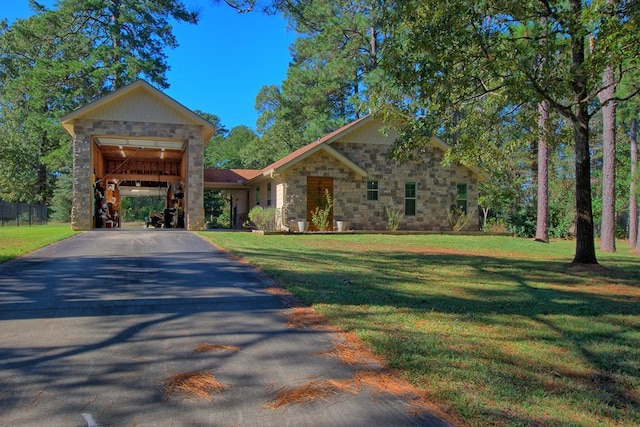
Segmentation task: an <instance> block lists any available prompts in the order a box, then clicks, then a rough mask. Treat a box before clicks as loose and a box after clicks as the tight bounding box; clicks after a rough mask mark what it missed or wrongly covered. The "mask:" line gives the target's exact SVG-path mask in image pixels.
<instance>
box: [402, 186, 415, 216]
mask: <svg viewBox="0 0 640 427" xmlns="http://www.w3.org/2000/svg"><path fill="white" fill-rule="evenodd" d="M404 214H405V215H407V216H415V214H416V183H415V182H405V183H404Z"/></svg>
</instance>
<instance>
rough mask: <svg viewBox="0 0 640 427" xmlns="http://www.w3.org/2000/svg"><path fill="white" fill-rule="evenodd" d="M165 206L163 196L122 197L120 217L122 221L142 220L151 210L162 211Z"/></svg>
mask: <svg viewBox="0 0 640 427" xmlns="http://www.w3.org/2000/svg"><path fill="white" fill-rule="evenodd" d="M165 206H166V200H165V198H164V197H157V196H145V197H123V198H122V200H121V204H120V210H121V212H120V218H121V219H122V222H144V221H145V220H146V219H147V218H148V217H149V212H151V211H156V212H162V213H164V208H165Z"/></svg>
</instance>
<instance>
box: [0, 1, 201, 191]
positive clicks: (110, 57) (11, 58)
mask: <svg viewBox="0 0 640 427" xmlns="http://www.w3.org/2000/svg"><path fill="white" fill-rule="evenodd" d="M30 5H31V7H32V9H33V10H34V12H36V14H35V15H33V16H31V17H29V18H27V19H24V20H17V21H16V22H15V23H13V24H12V25H11V26H9V25H8V24H7V22H6V21H3V22H2V23H1V24H0V120H2V131H1V135H0V136H1V137H2V144H0V146H1V148H0V150H1V151H0V154H1V155H2V159H3V162H2V165H0V195H2V196H3V197H5V198H8V199H10V200H23V201H31V202H40V203H47V204H48V203H50V202H51V199H52V195H53V190H54V188H55V185H56V181H57V180H58V178H59V177H60V176H61V174H63V173H67V172H65V171H69V170H70V165H71V149H70V138H69V137H68V135H66V133H65V132H64V130H63V129H62V127H61V126H60V120H59V119H60V117H62V116H63V115H64V114H66V113H68V112H70V111H72V110H73V109H75V108H78V107H80V106H82V105H85V104H87V103H88V102H90V101H93V100H95V99H97V98H98V97H100V96H103V95H104V94H106V93H107V92H108V91H111V90H113V89H115V88H117V87H119V86H120V85H122V84H126V83H129V82H132V81H133V80H135V79H137V78H146V79H148V80H150V81H152V82H153V83H155V84H156V85H159V86H161V87H166V86H167V83H166V78H165V72H166V70H167V67H168V66H167V64H166V61H165V58H166V56H165V54H164V49H165V48H166V47H174V46H176V41H175V38H174V36H173V34H172V29H171V25H170V23H169V21H170V20H171V19H174V20H182V21H187V22H195V20H196V15H195V14H193V13H189V12H187V11H186V9H185V8H184V6H183V4H182V2H180V1H163V2H156V1H133V0H81V1H75V0H73V1H72V0H60V1H59V2H58V3H57V4H56V8H55V9H52V10H48V9H46V8H44V7H43V6H40V5H38V4H37V3H36V2H35V1H30ZM61 159H62V160H63V161H62V162H61V161H60V160H61Z"/></svg>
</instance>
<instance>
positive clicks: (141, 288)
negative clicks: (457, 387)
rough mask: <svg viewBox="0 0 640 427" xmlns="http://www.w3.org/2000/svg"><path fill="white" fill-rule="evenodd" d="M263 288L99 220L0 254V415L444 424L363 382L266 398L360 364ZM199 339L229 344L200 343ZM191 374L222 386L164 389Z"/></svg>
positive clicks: (200, 256) (199, 247) (213, 262)
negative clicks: (22, 252)
mask: <svg viewBox="0 0 640 427" xmlns="http://www.w3.org/2000/svg"><path fill="white" fill-rule="evenodd" d="M268 287H269V283H268V282H267V281H265V280H264V279H263V278H261V277H260V276H259V275H258V274H256V272H255V271H253V270H252V269H251V268H250V267H248V266H246V265H243V264H242V263H239V262H237V261H235V260H233V259H231V258H229V257H228V256H226V254H225V253H223V252H221V251H219V250H217V249H216V248H215V247H213V246H212V245H210V244H209V243H207V242H206V241H205V240H203V239H201V238H200V237H198V236H197V235H195V234H192V233H189V232H185V231H178V230H131V231H129V230H122V231H121V230H101V231H98V230H96V231H91V232H86V233H83V234H80V235H78V236H75V237H73V238H70V239H67V240H65V241H63V242H60V243H57V244H55V245H52V246H49V247H47V248H44V249H42V250H39V251H36V252H34V253H32V254H30V255H28V256H25V257H23V258H21V259H18V260H15V261H12V262H9V263H6V264H2V265H0V425H2V426H64V427H70V426H88V425H89V426H92V425H94V424H93V422H92V420H93V421H95V425H100V426H260V427H266V426H369V427H373V426H403V425H407V426H408V425H434V426H439V425H444V424H443V423H442V422H440V421H439V420H438V419H437V418H435V417H433V416H431V415H429V414H422V415H420V416H416V415H412V414H411V411H410V410H408V409H407V407H406V405H405V403H406V402H403V401H402V400H401V399H400V398H398V397H395V396H393V395H391V394H387V393H376V392H374V391H373V390H371V389H369V388H367V387H366V386H365V387H363V388H362V389H361V390H360V391H359V392H358V393H349V392H342V393H337V394H336V395H332V396H330V397H328V398H327V399H316V400H314V401H312V402H311V403H307V404H298V405H290V406H288V407H285V408H279V409H267V408H265V407H264V404H265V403H267V402H269V401H270V400H271V399H273V398H274V397H275V396H276V394H277V392H278V391H281V390H282V387H293V386H301V385H304V384H308V383H310V382H312V381H323V380H327V379H347V378H352V377H353V376H354V374H355V372H356V371H357V370H358V369H362V367H357V366H348V365H345V364H343V363H341V362H340V361H339V360H338V359H337V358H334V357H330V356H327V355H326V354H318V352H322V351H325V352H326V351H328V350H331V349H332V348H335V344H336V341H337V340H339V336H338V335H337V334H332V333H329V332H320V331H317V330H314V329H310V328H308V329H295V328H291V327H287V326H286V319H287V317H286V315H287V313H288V310H290V309H288V308H287V306H286V304H285V302H284V301H283V300H282V299H281V298H279V297H277V296H274V295H273V293H271V292H269V289H268ZM203 343H207V344H211V345H213V346H223V347H210V348H211V349H212V350H213V349H214V348H215V349H216V350H215V351H204V352H197V351H195V350H196V348H197V347H198V346H199V345H201V344H203ZM224 346H226V347H224ZM374 369H375V367H374ZM186 372H206V373H210V374H212V375H214V376H215V377H216V379H217V380H218V381H219V382H220V383H222V384H224V385H225V386H226V387H227V388H226V389H225V390H224V391H222V392H221V393H220V394H215V395H213V400H212V401H207V400H205V399H202V398H185V397H184V396H181V395H177V394H175V395H171V396H169V398H168V399H166V396H165V392H164V390H165V389H164V386H165V385H166V380H167V379H168V378H169V377H171V376H173V375H176V374H180V373H186ZM81 414H88V415H85V416H83V415H81ZM86 420H89V421H86Z"/></svg>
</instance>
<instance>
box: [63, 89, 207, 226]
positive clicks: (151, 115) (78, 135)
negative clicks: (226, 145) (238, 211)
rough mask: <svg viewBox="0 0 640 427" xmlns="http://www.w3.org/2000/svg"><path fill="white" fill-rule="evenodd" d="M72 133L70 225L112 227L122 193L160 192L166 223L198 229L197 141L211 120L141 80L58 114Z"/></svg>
mask: <svg viewBox="0 0 640 427" xmlns="http://www.w3.org/2000/svg"><path fill="white" fill-rule="evenodd" d="M62 125H63V126H64V128H65V129H66V130H67V132H69V134H70V135H71V136H72V137H73V206H72V211H71V226H72V228H73V229H74V230H90V229H93V228H103V227H104V228H110V227H117V226H118V223H119V207H120V200H121V197H123V196H133V197H135V196H143V195H162V196H165V197H166V201H167V203H166V209H165V213H164V214H165V215H168V221H169V222H167V225H169V224H171V226H172V227H180V228H186V229H188V230H202V229H204V228H205V221H204V208H203V191H204V147H205V145H206V144H207V142H208V141H209V139H210V138H211V137H212V136H213V134H214V133H215V130H216V129H215V127H214V126H213V125H212V124H211V123H209V122H208V121H206V120H204V119H203V118H201V117H200V116H198V115H197V114H195V113H194V112H192V111H191V110H189V109H188V108H186V107H184V106H183V105H181V104H180V103H178V102H177V101H175V100H173V99H172V98H170V97H169V96H167V95H165V94H164V93H162V92H161V91H159V90H158V89H156V88H154V87H153V86H151V85H150V84H148V83H146V82H145V81H143V80H138V81H136V82H134V83H132V84H130V85H128V86H124V87H122V88H120V89H118V90H116V91H114V92H112V93H111V94H109V95H107V96H105V97H103V98H101V99H99V100H97V101H94V102H92V103H90V104H88V105H86V106H84V107H81V108H79V109H77V110H75V111H73V112H72V113H70V114H68V115H66V116H64V117H63V118H62Z"/></svg>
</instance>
